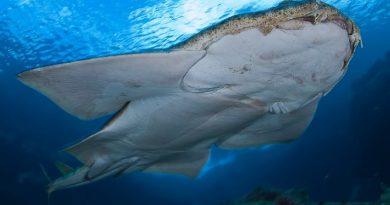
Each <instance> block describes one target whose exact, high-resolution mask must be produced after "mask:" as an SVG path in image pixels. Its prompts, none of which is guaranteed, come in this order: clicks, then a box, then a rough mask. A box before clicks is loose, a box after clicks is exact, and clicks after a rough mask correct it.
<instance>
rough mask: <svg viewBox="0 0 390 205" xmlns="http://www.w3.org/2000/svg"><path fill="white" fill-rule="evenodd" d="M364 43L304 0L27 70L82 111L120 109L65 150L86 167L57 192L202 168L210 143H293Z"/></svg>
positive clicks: (69, 107) (329, 10) (71, 108)
mask: <svg viewBox="0 0 390 205" xmlns="http://www.w3.org/2000/svg"><path fill="white" fill-rule="evenodd" d="M359 42H361V38H360V33H359V30H358V28H357V26H356V25H355V24H354V23H353V22H352V21H351V20H350V19H348V18H347V17H345V16H343V15H342V14H341V13H340V12H339V11H338V10H337V9H335V8H333V7H331V6H329V5H327V4H324V3H322V2H318V1H306V2H301V3H287V4H281V5H279V6H278V7H276V8H274V9H272V10H268V11H265V12H257V13H250V14H245V15H238V16H233V17H230V18H228V19H227V20H225V21H223V22H221V23H219V24H217V25H214V26H212V27H209V28H207V29H206V30H204V31H202V32H200V33H198V34H197V35H195V36H193V37H192V38H190V39H189V40H187V41H185V42H183V43H180V44H178V45H175V46H173V47H172V48H171V49H168V50H167V51H164V52H151V53H138V54H127V55H119V56H111V57H103V58H94V59H89V60H82V61H77V62H72V63H65V64H59V65H53V66H47V67H43V68H37V69H33V70H30V71H26V72H23V73H21V74H19V75H18V78H19V79H20V80H21V81H22V82H23V83H24V84H26V85H28V86H30V87H32V88H34V89H36V90H37V91H39V92H41V93H42V94H44V95H45V96H47V97H48V98H50V99H51V100H52V101H54V102H55V103H56V104H57V105H59V106H60V107H61V108H63V109H64V110H65V111H67V112H68V113H70V114H72V115H74V116H76V117H79V118H81V119H86V120H88V119H94V118H98V117H101V116H104V115H108V114H111V113H115V112H116V114H115V115H114V116H113V117H112V119H111V120H110V121H109V122H108V123H107V125H106V126H105V127H104V128H103V129H101V130H100V131H98V132H96V133H95V134H93V135H91V136H90V137H88V138H86V139H84V140H82V141H81V142H79V143H77V144H75V145H73V146H70V147H68V148H67V149H65V151H66V152H67V153H69V154H71V155H73V156H74V157H76V158H77V159H78V160H80V161H81V162H82V164H83V165H82V166H81V167H79V168H78V169H76V170H71V171H70V172H71V173H68V174H66V175H65V176H63V177H60V178H58V179H56V180H54V181H53V182H51V183H50V184H49V186H48V191H49V192H52V191H55V190H58V189H65V188H69V187H75V186H79V185H83V184H87V183H90V182H93V181H96V180H99V179H101V178H103V177H106V176H110V175H112V176H119V175H122V174H125V173H129V172H134V171H150V172H163V173H177V174H183V175H187V176H196V175H197V174H198V173H199V171H200V169H201V168H202V166H203V165H204V164H205V162H206V161H207V160H208V156H209V152H210V146H211V145H216V146H217V147H220V148H224V149H236V148H246V147H253V146H260V145H264V144H269V143H283V142H289V141H292V140H293V139H295V138H296V137H298V136H299V135H300V134H301V133H302V132H303V131H304V130H305V128H306V127H307V126H308V125H309V123H310V122H311V119H312V118H313V115H314V113H315V110H316V107H317V104H318V102H319V100H320V99H321V97H323V96H324V95H325V94H326V93H328V92H329V91H330V90H331V89H332V88H333V87H334V86H335V84H336V83H337V82H338V81H340V79H341V78H342V77H343V76H344V74H345V73H346V71H347V66H348V63H349V61H350V60H351V57H352V55H353V53H354V51H355V49H356V47H357V45H358V44H359ZM68 170H69V169H68Z"/></svg>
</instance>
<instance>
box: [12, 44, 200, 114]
mask: <svg viewBox="0 0 390 205" xmlns="http://www.w3.org/2000/svg"><path fill="white" fill-rule="evenodd" d="M204 54H205V51H183V50H182V51H172V52H165V53H145V54H129V55H121V56H113V57H104V58H96V59H91V60H82V61H77V62H73V63H65V64H59V65H54V66H47V67H43V68H38V69H34V70H30V71H26V72H23V73H21V74H19V75H18V78H19V79H20V80H21V81H22V82H23V83H25V84H26V85H28V86H30V87H32V88H34V89H36V90H38V91H39V92H41V93H43V94H44V95H46V96H47V97H49V98H50V99H51V100H53V101H54V102H55V103H57V104H58V105H59V106H60V107H62V108H63V109H64V110H66V111H67V112H69V113H71V114H73V115H75V116H77V117H79V118H82V119H91V118H96V117H99V116H102V115H105V114H108V113H111V112H115V111H118V110H119V109H120V108H121V107H123V105H124V104H126V103H127V102H129V101H131V100H134V99H139V98H143V97H148V96H153V95H157V94H161V93H164V92H166V91H167V90H170V89H172V88H175V87H176V86H177V84H178V82H179V81H180V79H181V78H182V76H183V75H184V74H185V73H186V72H187V71H188V69H189V68H190V67H191V66H192V65H193V64H194V63H195V62H197V61H198V60H199V59H200V58H202V56H203V55H204Z"/></svg>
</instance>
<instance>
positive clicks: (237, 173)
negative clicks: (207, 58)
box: [0, 0, 390, 204]
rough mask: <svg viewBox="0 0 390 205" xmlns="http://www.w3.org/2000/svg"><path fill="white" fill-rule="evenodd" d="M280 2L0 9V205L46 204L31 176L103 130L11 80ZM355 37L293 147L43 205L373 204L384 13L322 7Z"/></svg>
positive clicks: (380, 140) (36, 177)
mask: <svg viewBox="0 0 390 205" xmlns="http://www.w3.org/2000/svg"><path fill="white" fill-rule="evenodd" d="M280 2H281V0H242V1H235V0H224V1H222V0H215V1H206V0H191V1H190V0H159V1H157V0H145V1H137V0H126V1H125V0H117V1H109V0H95V1H81V0H66V1H65V0H57V1H49V0H2V1H1V2H0V162H1V164H2V165H1V169H0V178H1V182H2V183H1V185H0V204H46V203H47V196H46V193H45V190H44V189H45V188H44V186H45V183H46V181H45V178H44V176H43V175H42V173H41V170H40V166H39V165H40V164H43V165H44V166H45V167H47V169H48V172H49V173H50V174H52V175H54V176H58V175H59V173H58V172H56V170H54V168H53V166H52V164H53V162H55V161H56V160H57V159H59V158H64V157H66V156H62V153H59V152H58V151H60V150H61V149H63V148H64V147H66V145H70V144H72V143H74V142H76V141H78V140H79V139H81V138H84V137H86V136H88V135H89V134H91V133H93V132H95V131H96V130H98V129H99V128H100V127H101V126H102V125H103V124H104V122H105V121H106V120H107V118H104V119H98V120H94V121H81V120H78V119H76V118H74V117H72V116H70V115H69V114H67V113H65V112H64V111H62V110H61V109H60V108H58V107H57V106H56V105H54V104H53V103H52V102H50V101H49V100H48V99H46V98H45V97H43V96H42V95H40V94H38V93H36V92H34V91H33V90H31V89H29V88H27V87H26V86H24V85H22V84H21V83H20V82H19V81H17V80H16V78H15V76H16V74H17V73H20V72H21V71H24V70H28V69H32V68H35V67H40V66H44V65H49V64H56V63H62V62H71V61H75V60H80V59H86V58H91V57H98V56H108V55H115V54H123V53H131V52H142V51H147V50H153V49H166V48H169V47H170V46H172V45H174V44H176V43H180V42H182V41H184V40H186V39H187V38H189V37H191V36H192V35H194V34H196V33H197V32H199V31H200V30H202V29H204V28H207V27H208V26H211V25H213V24H216V23H218V22H220V21H222V20H223V19H226V18H228V17H230V16H233V15H236V14H243V13H248V12H255V11H261V10H265V9H269V8H272V7H273V6H276V5H277V4H279V3H280ZM325 2H326V3H329V4H331V5H333V6H335V7H337V8H339V9H340V10H341V11H342V12H343V13H344V14H346V15H347V16H350V17H351V18H352V19H354V20H355V21H356V23H357V24H358V25H359V27H360V28H361V33H362V37H363V41H364V48H363V49H358V50H357V52H356V55H355V57H354V59H353V60H352V62H351V64H350V69H349V72H348V74H347V76H346V77H345V78H344V79H343V80H342V82H340V83H339V84H338V85H337V87H336V88H335V89H334V90H333V91H332V92H331V93H330V94H329V95H328V96H327V97H325V98H324V99H323V100H322V101H321V103H320V106H319V110H318V111H317V114H316V116H315V119H314V120H313V122H312V124H311V125H310V127H309V128H308V129H307V131H306V132H305V133H304V134H303V135H302V136H301V137H300V138H299V139H298V140H297V141H295V142H293V143H290V144H285V145H272V146H266V147H260V148H256V149H246V150H240V151H226V150H219V149H215V148H213V150H212V156H211V158H210V160H209V162H208V164H207V165H206V167H205V168H204V169H203V171H202V173H201V175H200V176H199V177H198V178H197V179H188V178H186V177H183V176H176V175H163V174H150V173H134V174H129V175H126V176H123V177H121V178H119V179H112V178H107V179H105V180H102V181H99V182H96V183H93V184H90V185H87V186H83V187H78V188H74V189H69V190H64V191H59V192H56V193H54V194H53V196H52V197H51V203H52V204H219V203H220V202H223V201H226V200H229V199H234V198H237V197H240V196H242V195H244V194H246V193H247V192H249V191H251V190H252V189H254V188H255V187H258V186H262V187H272V188H281V189H288V188H301V189H305V190H306V191H308V192H309V194H310V197H311V199H312V200H316V201H319V200H325V201H348V200H352V201H367V200H376V199H377V197H378V196H379V194H380V193H381V186H383V184H387V185H390V149H389V147H390V117H389V116H390V109H389V108H388V105H389V104H390V92H389V89H388V88H389V87H390V40H389V39H388V37H389V36H390V1H388V0H327V1H325Z"/></svg>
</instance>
